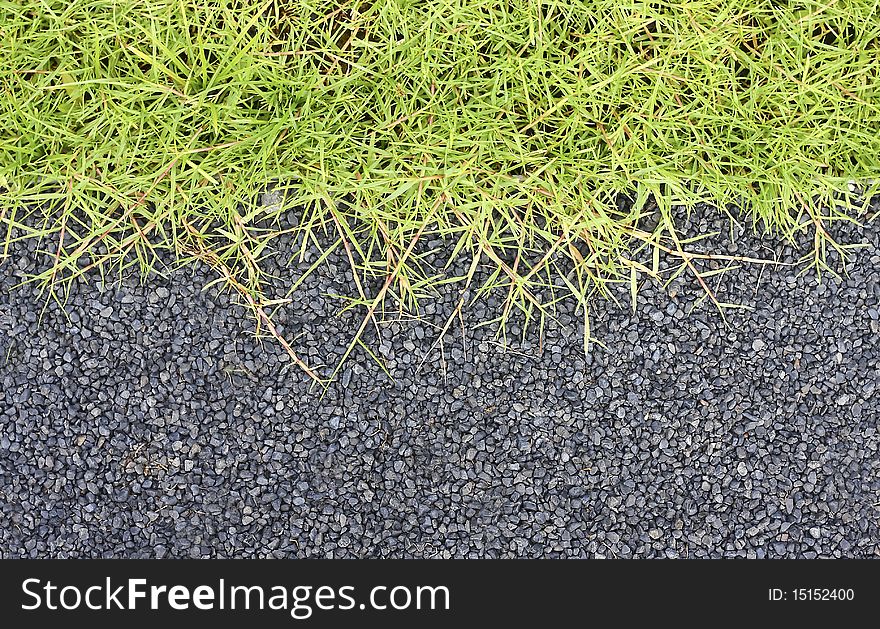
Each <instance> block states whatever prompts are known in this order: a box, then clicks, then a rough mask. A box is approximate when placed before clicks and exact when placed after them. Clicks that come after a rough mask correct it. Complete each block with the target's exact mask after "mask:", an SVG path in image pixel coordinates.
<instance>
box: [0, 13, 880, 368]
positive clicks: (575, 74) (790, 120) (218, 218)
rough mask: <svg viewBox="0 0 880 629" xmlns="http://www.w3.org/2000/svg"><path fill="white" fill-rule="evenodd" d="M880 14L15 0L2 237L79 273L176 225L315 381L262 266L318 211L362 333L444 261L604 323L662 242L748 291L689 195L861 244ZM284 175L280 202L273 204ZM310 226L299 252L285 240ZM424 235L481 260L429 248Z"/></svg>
mask: <svg viewBox="0 0 880 629" xmlns="http://www.w3.org/2000/svg"><path fill="white" fill-rule="evenodd" d="M878 16H880V1H878V0H839V1H837V2H835V1H833V0H830V1H824V0H823V1H821V2H812V1H809V2H792V3H784V4H781V3H775V2H765V1H763V0H741V1H739V2H725V1H721V0H694V1H691V2H627V1H620V0H614V1H610V0H609V1H606V0H580V1H577V0H575V1H569V0H565V1H559V2H554V1H537V0H507V1H506V2H498V1H496V0H439V1H433V2H420V1H414V0H375V1H374V2H369V1H365V2H344V1H342V0H334V1H319V0H305V1H302V2H295V1H293V0H286V1H282V0H270V1H268V2H262V3H249V2H238V1H234V0H199V1H195V0H151V1H148V2H145V1H143V0H140V1H132V0H66V1H63V2H62V1H56V0H40V1H39V2H36V1H31V2H29V1H25V2H22V1H14V2H10V1H8V0H6V1H0V88H2V92H0V116H2V120H3V124H2V126H0V256H4V255H5V256H8V252H9V247H10V244H11V243H12V242H13V241H15V240H16V239H20V238H40V239H41V242H43V243H46V246H47V247H48V249H47V252H48V254H49V256H50V259H51V261H52V263H51V264H48V265H47V266H46V268H45V271H44V272H43V273H42V274H40V275H38V276H37V277H35V278H34V279H35V280H37V281H43V282H46V283H47V285H51V286H53V290H55V291H56V292H57V293H59V294H61V295H62V296H63V289H64V286H65V283H66V282H69V281H73V280H75V279H76V278H77V277H78V276H80V275H82V274H84V273H91V272H94V271H96V270H100V271H105V270H109V269H110V268H111V267H123V268H124V267H128V266H132V265H133V266H137V267H139V268H140V270H142V271H144V272H146V271H149V270H150V269H151V268H152V267H153V266H154V265H155V264H156V252H157V251H158V250H159V249H170V250H172V251H173V252H174V253H175V255H176V256H177V257H178V259H179V260H181V261H184V262H186V261H193V260H202V261H203V262H206V263H208V264H210V265H212V266H213V267H214V268H215V269H216V270H217V272H218V278H219V279H220V281H221V282H222V283H223V284H224V285H225V286H227V287H229V288H231V289H233V290H235V291H236V292H237V293H239V294H240V295H241V297H242V299H243V300H244V302H245V303H247V304H248V305H249V306H250V307H251V308H252V309H253V311H254V315H255V317H256V318H257V320H258V321H259V322H260V325H261V327H262V328H263V329H266V330H268V331H269V332H270V333H272V334H274V335H275V336H276V337H277V338H278V340H279V342H282V343H284V345H285V347H286V349H287V350H288V352H289V354H290V355H291V358H292V359H293V360H294V361H296V362H297V363H298V364H300V366H302V367H303V368H304V369H305V370H306V371H307V372H308V373H309V374H310V375H312V377H314V378H315V379H320V380H323V379H325V378H327V377H328V376H329V375H330V374H329V372H321V373H318V372H317V371H316V370H313V369H312V368H310V367H309V366H307V365H305V363H303V362H302V361H301V360H300V359H299V357H298V356H297V354H296V351H295V348H294V347H292V346H291V345H289V344H288V343H287V341H286V340H284V339H282V338H281V335H280V334H278V333H277V332H276V331H275V328H274V327H273V324H272V309H273V307H275V306H277V304H276V303H274V302H271V301H268V298H267V296H266V291H265V290H264V282H265V281H266V278H265V277H264V275H263V272H262V265H261V261H262V260H264V259H265V257H266V256H271V255H284V256H288V257H289V256H296V255H301V254H302V253H303V252H304V251H305V250H306V248H307V247H309V246H310V245H311V244H313V243H316V242H319V236H321V238H320V242H324V243H327V242H329V243H330V244H329V245H324V247H325V251H326V253H327V255H329V254H330V253H331V252H333V251H340V252H344V255H345V259H346V260H347V261H348V263H349V264H350V266H351V270H352V273H353V276H354V278H355V281H354V282H353V283H352V287H351V288H352V291H351V295H350V298H351V299H350V301H348V302H347V303H344V304H342V305H343V306H345V307H353V308H357V309H358V310H359V311H360V314H361V316H362V317H363V319H362V321H363V324H362V325H361V327H360V331H359V332H358V334H357V335H356V337H355V338H353V339H352V342H351V346H350V348H349V351H353V350H355V349H356V348H357V347H358V346H359V345H362V338H363V337H364V336H365V334H366V333H367V331H368V330H369V328H370V320H371V319H372V318H373V317H374V315H376V314H377V310H378V309H379V308H381V307H382V305H383V304H384V303H385V301H386V300H387V299H388V298H389V297H393V298H394V299H395V300H399V302H400V303H402V304H404V306H405V307H407V308H409V309H411V310H413V311H415V312H417V311H418V303H419V300H420V299H423V298H425V297H427V296H430V295H431V294H432V290H433V289H434V287H436V286H437V283H438V282H449V281H456V282H459V283H460V284H461V286H462V288H463V289H464V288H469V289H471V290H472V292H476V294H477V295H480V294H482V292H481V291H480V290H476V291H474V289H483V290H484V291H490V290H501V291H504V293H505V294H506V295H507V303H508V308H507V309H506V310H505V312H504V313H502V318H504V317H506V316H508V315H509V314H510V313H513V312H520V313H522V314H523V315H524V316H525V317H526V318H527V319H535V320H540V318H541V317H543V316H545V315H546V316H552V305H553V301H552V300H550V301H548V300H546V299H544V300H542V299H540V298H539V296H538V295H539V294H540V293H542V292H543V291H544V289H546V288H547V287H554V294H555V295H556V298H559V299H561V298H574V299H577V300H579V302H580V303H581V304H582V305H583V311H584V313H585V317H586V318H587V321H588V308H589V300H590V298H591V297H592V296H593V295H594V294H596V293H600V294H601V293H604V292H606V290H607V288H608V285H609V283H610V282H624V283H627V284H629V285H630V286H631V287H632V290H633V292H635V290H636V288H637V286H638V283H639V282H640V281H641V280H643V279H645V278H650V277H656V278H657V279H659V280H663V279H666V278H664V277H661V274H660V273H659V270H660V269H659V265H658V262H657V261H658V257H659V255H661V254H662V255H663V256H664V258H670V259H673V260H676V261H677V263H678V266H677V269H678V272H684V273H688V274H690V275H691V276H692V277H693V279H694V281H695V282H698V283H700V284H701V285H702V286H703V287H704V288H705V291H706V297H707V299H706V303H707V305H711V304H712V302H715V303H714V305H715V306H716V307H717V308H718V309H719V310H720V311H723V310H724V308H725V307H726V306H727V305H726V304H724V303H723V302H721V301H720V300H719V299H716V297H715V295H714V294H712V292H711V289H710V287H709V285H708V283H707V282H706V278H707V276H708V274H709V273H714V272H716V271H717V270H708V269H707V267H706V266H705V264H704V263H705V262H706V261H707V260H706V259H707V258H710V257H714V258H715V259H716V260H715V261H716V262H719V263H721V264H724V263H728V262H729V263H742V262H746V263H749V262H753V263H758V262H757V261H749V260H737V259H732V258H729V257H727V258H726V257H724V256H721V255H718V256H711V255H710V254H700V255H696V254H693V253H692V251H691V249H690V248H689V244H690V243H688V242H686V241H683V240H682V239H681V238H680V237H679V233H680V224H681V222H682V221H683V220H685V217H686V215H687V208H688V207H693V205H694V204H696V203H700V202H707V203H709V204H711V205H713V206H714V207H717V208H718V211H719V212H730V213H731V218H732V220H733V219H734V217H736V218H737V220H742V217H743V216H744V217H746V220H748V221H750V223H751V226H752V227H754V228H755V229H759V230H762V231H768V232H772V233H773V234H775V235H776V236H777V237H779V238H783V239H793V238H795V237H797V236H798V235H799V234H800V233H801V232H805V233H806V234H808V235H809V237H810V238H812V239H813V243H814V247H813V249H812V250H811V251H809V252H807V254H806V256H805V264H812V265H813V266H815V267H816V268H817V270H822V269H823V268H825V267H827V266H834V265H835V263H833V262H831V261H829V260H827V258H826V256H828V255H829V252H833V251H835V250H836V251H837V252H838V253H841V254H842V253H845V248H844V247H845V245H843V244H838V243H836V242H834V240H832V238H831V236H829V231H831V228H830V227H829V225H831V223H832V222H833V221H839V220H865V219H866V218H867V217H866V216H864V214H863V212H862V210H861V209H860V208H861V205H862V204H863V200H864V199H865V198H867V197H869V196H871V195H873V194H874V193H876V192H877V190H878V184H880V17H878ZM269 189H275V190H276V191H278V193H279V194H280V195H281V196H282V198H283V200H284V202H283V203H281V204H272V205H265V204H261V203H259V199H260V193H262V192H265V191H267V190H269ZM290 210H295V212H296V215H297V220H295V221H292V222H291V221H290V220H289V216H290ZM290 230H294V231H295V232H296V233H297V234H298V235H299V236H300V238H299V241H298V242H300V243H302V247H301V249H300V250H299V251H278V250H277V249H275V248H273V241H274V240H275V238H276V237H277V236H278V235H279V234H280V233H284V232H288V231H290ZM428 236H431V237H432V238H435V237H437V236H440V237H442V238H444V239H446V240H447V241H448V242H449V255H450V256H451V257H455V256H460V255H465V256H468V257H469V259H470V260H472V261H473V263H472V264H471V265H470V272H469V273H468V274H467V275H466V276H464V277H460V278H448V277H444V275H443V274H442V269H438V268H434V267H432V266H431V265H427V264H424V263H423V261H422V259H421V255H422V254H421V249H420V248H419V246H418V244H419V242H420V240H422V239H426V238H427V237H428ZM646 253H647V256H646V255H645V254H646ZM322 260H323V258H318V259H317V260H315V262H314V264H312V265H311V267H309V272H314V271H317V270H318V269H320V267H321V263H322ZM639 260H642V261H641V262H640V261H639ZM652 260H653V263H652V262H651V261H652ZM479 268H488V269H489V274H488V276H487V277H488V279H487V280H485V279H484V280H480V285H479V286H471V284H472V281H473V280H474V278H475V277H477V273H476V271H477V269H479ZM376 286H378V287H379V288H378V290H376V289H374V288H373V287H376ZM560 287H561V288H562V289H563V290H562V291H559V290H556V289H559V288H560ZM633 299H634V300H635V296H633ZM464 305H466V304H464ZM585 330H586V333H585V338H586V339H588V337H589V326H588V325H586V326H585ZM334 373H335V372H334Z"/></svg>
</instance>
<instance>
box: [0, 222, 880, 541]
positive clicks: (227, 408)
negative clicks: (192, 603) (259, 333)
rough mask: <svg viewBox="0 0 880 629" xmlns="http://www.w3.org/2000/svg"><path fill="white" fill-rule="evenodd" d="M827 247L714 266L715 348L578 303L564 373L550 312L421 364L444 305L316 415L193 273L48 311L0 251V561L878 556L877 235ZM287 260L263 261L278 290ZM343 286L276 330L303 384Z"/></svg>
mask: <svg viewBox="0 0 880 629" xmlns="http://www.w3.org/2000/svg"><path fill="white" fill-rule="evenodd" d="M706 215H707V216H708V215H709V214H708V213H707V214H706ZM716 228H717V229H719V230H720V231H722V235H721V236H718V237H716V238H714V239H713V241H712V243H713V244H712V245H711V246H710V245H707V247H711V248H712V249H713V250H716V251H725V252H728V253H731V254H734V255H755V256H759V257H764V258H766V257H774V256H778V257H779V258H780V259H781V260H783V261H792V260H794V259H796V258H797V257H799V256H800V255H802V254H803V251H802V250H801V251H799V250H797V249H794V248H792V247H790V246H782V245H778V244H777V243H776V242H775V241H771V240H762V239H760V238H757V237H754V236H751V235H749V234H748V233H746V234H744V235H742V236H739V237H737V244H736V245H733V244H732V243H731V242H730V241H729V240H728V239H727V238H726V234H727V227H726V225H725V224H724V223H723V222H722V223H718V224H714V223H710V222H708V220H707V219H706V218H704V217H701V216H700V215H699V214H697V215H694V217H693V218H692V220H691V223H690V227H689V229H690V231H691V232H692V233H703V232H706V231H711V230H713V229H716ZM835 229H836V233H837V234H838V235H839V236H840V237H841V238H842V239H843V240H845V241H851V242H854V241H862V242H866V243H868V244H869V245H870V246H869V247H868V248H865V249H861V250H859V251H856V252H854V254H853V262H852V264H851V266H850V267H849V275H848V277H845V278H844V279H842V280H835V279H833V278H831V277H827V276H826V277H824V278H823V281H822V283H821V284H819V283H817V281H816V276H815V274H813V273H811V272H807V273H804V274H800V275H799V273H800V272H801V271H802V269H800V268H793V267H778V268H767V267H759V266H745V267H742V268H740V269H738V270H734V271H730V272H728V273H727V274H726V275H724V276H722V277H721V278H720V279H719V280H717V281H718V282H719V288H718V291H719V295H721V296H722V297H723V298H724V300H726V301H738V302H740V303H744V304H747V305H750V306H752V307H753V308H754V310H751V311H744V310H739V311H729V312H728V320H729V322H730V327H726V326H725V325H724V323H723V322H722V320H721V317H720V316H719V315H718V313H717V311H714V310H713V309H712V308H711V306H709V305H708V304H706V303H704V304H702V305H701V306H700V307H699V308H697V309H696V310H694V311H693V312H689V310H690V308H691V307H692V306H693V305H694V303H695V301H696V300H697V298H698V297H699V296H700V293H699V290H698V288H697V287H696V285H695V283H694V282H693V281H692V280H691V279H688V278H687V277H686V276H682V278H681V279H680V280H678V281H676V282H675V283H674V284H673V285H672V286H671V287H670V289H669V290H668V291H664V290H663V289H662V288H660V287H659V286H656V285H650V284H647V285H646V286H644V288H643V289H642V291H641V293H640V296H639V307H638V310H637V312H636V313H635V314H633V312H632V309H631V308H630V307H629V304H628V302H627V299H628V298H627V294H628V287H627V286H621V287H620V292H619V294H620V299H621V303H620V305H616V304H615V303H614V302H612V301H597V302H596V303H595V305H594V307H593V311H592V332H593V336H594V337H596V338H597V339H598V340H600V341H601V342H602V343H603V344H604V345H599V344H594V345H593V346H592V348H591V350H590V352H589V353H588V354H586V355H585V354H584V350H583V346H582V339H581V330H582V328H581V317H580V315H579V314H577V313H576V312H575V311H574V308H573V305H572V304H568V305H565V304H563V307H562V310H561V312H560V314H559V320H558V321H557V322H548V324H547V327H546V329H545V333H544V335H543V338H542V339H541V338H539V336H538V335H537V333H536V332H530V333H529V334H528V335H527V336H526V339H527V340H525V341H523V340H522V339H521V337H522V331H521V330H520V329H518V325H519V324H517V323H516V322H514V324H513V325H512V326H511V328H509V329H508V334H507V338H506V341H505V340H504V339H503V338H499V337H496V329H495V328H494V327H492V326H486V327H480V328H475V327H474V326H475V324H476V323H478V322H479V321H482V320H485V319H487V318H491V317H492V316H496V315H497V314H499V312H500V305H499V304H500V303H501V299H502V297H503V295H495V296H492V297H490V298H489V299H488V300H484V301H482V302H479V303H478V304H477V305H475V306H472V307H471V308H469V309H467V310H465V312H464V319H463V323H464V327H462V326H461V325H459V324H458V323H456V324H455V325H454V326H453V327H452V328H451V329H450V332H449V333H448V334H447V336H446V338H445V340H444V342H443V343H442V344H441V345H437V346H436V347H433V346H434V343H435V340H436V338H437V335H438V332H439V327H440V326H442V325H443V323H444V322H445V321H446V318H447V317H448V316H449V313H451V312H452V310H453V308H454V306H455V304H456V303H457V300H458V297H459V295H458V292H457V289H455V288H454V287H449V289H448V290H447V291H446V292H445V293H443V294H442V295H440V296H439V297H438V298H436V299H430V300H426V301H425V302H424V303H423V304H422V311H421V318H420V319H419V320H416V319H413V318H411V317H399V316H397V313H396V312H390V311H389V312H387V313H386V315H385V320H386V321H385V322H384V323H382V324H381V329H382V338H381V339H376V338H375V337H374V336H372V337H368V338H369V339H370V345H371V347H373V348H374V349H375V350H377V351H378V352H379V353H380V354H381V355H382V356H383V357H384V359H385V360H386V363H387V368H388V370H389V372H390V373H391V375H392V376H393V377H394V381H392V380H390V379H389V378H387V377H386V376H385V375H384V374H383V373H382V372H381V370H379V369H378V368H377V366H376V365H375V363H373V362H372V360H371V359H370V358H369V357H367V355H366V354H364V353H363V352H360V351H357V352H355V354H354V355H353V356H352V358H351V359H350V360H349V362H348V363H347V365H346V368H345V369H344V370H343V372H342V375H341V378H340V381H339V382H337V383H336V384H334V385H333V386H331V388H330V389H329V390H328V391H327V392H326V395H324V396H323V398H322V397H321V391H318V390H313V388H311V387H310V382H309V381H308V379H307V378H305V377H304V375H303V374H302V373H301V372H300V371H299V370H298V369H297V368H296V367H294V366H292V365H291V364H290V362H289V361H288V360H286V356H285V354H284V353H283V352H282V351H281V350H280V348H279V347H278V346H277V344H275V343H273V342H271V341H268V340H267V341H265V342H260V341H259V340H257V339H255V338H254V336H253V323H252V321H251V319H250V318H249V315H248V313H247V312H246V311H245V310H244V309H242V308H240V307H238V306H236V305H235V304H231V303H230V297H229V296H228V294H218V293H217V291H216V290H214V289H209V290H207V291H204V290H203V287H204V286H205V285H206V284H207V283H209V282H210V281H212V280H213V279H214V275H213V274H212V272H211V271H210V270H208V269H204V268H198V267H188V268H186V269H183V270H175V271H169V273H168V274H167V276H166V277H159V276H154V277H151V278H150V279H149V280H148V281H147V282H146V283H141V282H140V280H139V279H138V278H137V277H133V276H126V277H124V278H123V279H121V280H118V279H117V280H113V281H110V280H109V279H108V283H107V284H106V285H105V284H102V282H101V279H100V277H98V276H97V275H91V276H89V277H88V278H87V279H86V280H84V281H81V282H79V283H77V284H75V286H74V290H73V291H72V293H71V295H70V297H69V299H68V300H67V302H66V303H64V304H63V309H62V307H61V306H59V305H58V304H56V303H55V302H53V301H51V300H50V301H49V302H48V305H46V303H47V302H46V299H45V295H44V296H42V297H41V296H40V295H39V293H38V292H37V290H36V288H35V287H32V286H25V287H24V288H20V289H16V290H12V286H13V285H14V284H16V283H17V282H18V281H20V279H21V278H22V277H24V275H25V274H27V273H31V272H34V271H36V270H37V269H42V268H45V264H46V262H47V258H46V256H45V255H44V254H37V253H36V252H35V250H34V248H35V246H36V245H35V243H30V244H21V243H19V244H17V245H16V246H15V247H14V249H13V250H12V252H11V254H12V256H11V258H10V260H8V261H7V262H6V263H5V264H2V265H0V551H2V555H3V556H4V557H101V556H115V557H122V556H125V557H232V556H234V557H264V556H276V557H402V556H403V557H510V556H528V557H596V556H605V557H718V556H728V557H730V556H741V557H780V556H785V557H817V556H821V557H874V556H877V555H878V554H880V474H878V472H880V452H878V442H880V435H878V420H880V412H878V408H880V404H878V401H877V400H878V396H877V393H878V386H880V382H878V381H880V378H878V369H880V315H878V307H880V225H878V221H874V222H873V223H872V224H871V225H869V226H868V227H865V228H856V227H852V226H838V227H836V228H835ZM432 246H435V247H436V248H437V249H438V253H437V256H438V259H443V256H442V252H443V251H444V249H443V244H442V243H433V245H432ZM311 255H316V253H315V252H312V253H311ZM283 262H286V261H283ZM308 264H309V260H308V259H307V260H306V261H304V262H303V263H302V264H298V263H292V264H279V268H278V273H279V276H280V277H281V280H280V281H281V283H282V284H283V281H284V278H288V279H289V278H290V277H294V275H292V273H295V271H296V270H297V269H300V268H304V267H305V266H308ZM462 264H466V261H462ZM465 268H466V267H465ZM462 272H463V270H462ZM110 279H112V278H110ZM713 281H714V280H713ZM279 290H280V289H279ZM352 291H353V288H352V287H351V286H350V285H349V282H348V276H347V263H346V261H345V258H344V253H342V254H341V255H340V256H331V258H330V259H329V261H328V265H326V266H325V267H322V269H321V271H320V272H319V274H318V275H316V276H315V277H314V279H313V280H312V281H310V282H308V284H307V286H306V287H305V288H304V289H303V291H302V292H300V293H298V301H297V302H296V303H294V304H292V305H291V306H290V307H288V308H287V309H286V310H285V311H284V312H280V313H279V314H278V321H279V322H280V323H281V324H282V326H283V328H284V330H285V333H286V334H287V335H288V336H289V337H290V338H291V339H292V341H293V345H294V347H295V348H297V350H298V351H299V352H300V353H301V354H302V355H303V357H304V358H306V359H307V360H308V362H310V363H312V364H314V363H318V362H320V361H321V360H323V361H326V362H328V363H332V362H333V359H334V357H335V356H338V355H340V354H341V353H342V352H343V351H344V349H345V347H346V346H347V344H348V342H349V341H350V339H351V335H352V333H353V332H354V330H355V329H356V328H357V325H358V324H359V323H360V320H359V318H358V317H359V316H361V315H360V314H358V313H347V314H345V315H343V316H341V317H340V316H337V315H336V313H337V312H338V310H339V307H340V301H339V300H338V299H336V298H334V297H331V296H329V294H334V293H342V294H351V293H352ZM44 305H46V307H45V311H43V308H44ZM65 313H66V314H65ZM372 334H375V333H372ZM423 359H424V362H422V361H423Z"/></svg>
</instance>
